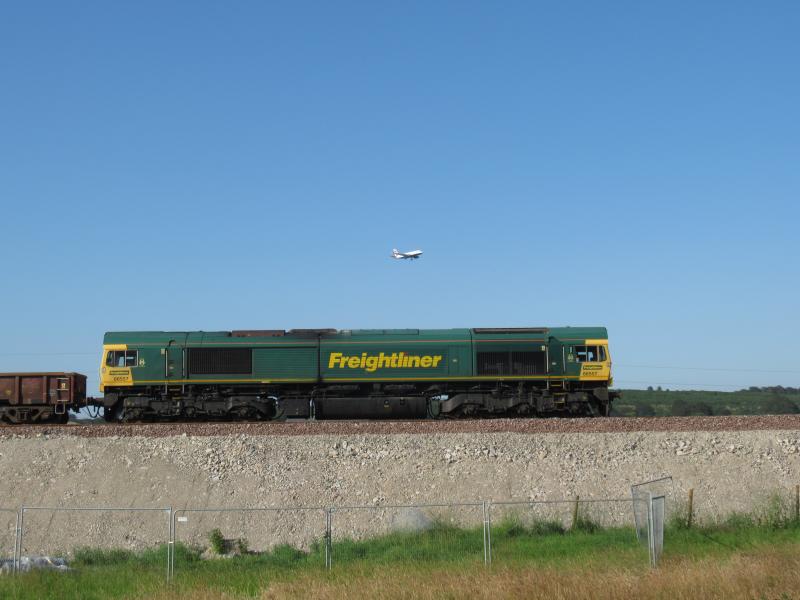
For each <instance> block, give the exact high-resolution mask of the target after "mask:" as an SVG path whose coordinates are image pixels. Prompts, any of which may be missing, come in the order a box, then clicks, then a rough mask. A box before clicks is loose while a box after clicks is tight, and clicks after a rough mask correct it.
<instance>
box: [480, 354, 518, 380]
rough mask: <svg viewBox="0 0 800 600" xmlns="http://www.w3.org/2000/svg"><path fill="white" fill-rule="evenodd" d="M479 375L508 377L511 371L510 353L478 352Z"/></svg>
mask: <svg viewBox="0 0 800 600" xmlns="http://www.w3.org/2000/svg"><path fill="white" fill-rule="evenodd" d="M477 358H478V375H506V374H508V373H509V371H510V370H511V368H510V367H511V363H510V361H509V359H510V356H509V353H508V352H478V356H477Z"/></svg>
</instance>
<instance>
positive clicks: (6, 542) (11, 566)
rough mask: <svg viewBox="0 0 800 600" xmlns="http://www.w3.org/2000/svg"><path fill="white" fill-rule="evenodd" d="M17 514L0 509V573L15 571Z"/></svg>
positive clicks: (14, 511)
mask: <svg viewBox="0 0 800 600" xmlns="http://www.w3.org/2000/svg"><path fill="white" fill-rule="evenodd" d="M18 532H19V512H18V511H16V510H13V509H11V508H0V573H10V572H13V571H16V566H17V560H16V559H17V535H18Z"/></svg>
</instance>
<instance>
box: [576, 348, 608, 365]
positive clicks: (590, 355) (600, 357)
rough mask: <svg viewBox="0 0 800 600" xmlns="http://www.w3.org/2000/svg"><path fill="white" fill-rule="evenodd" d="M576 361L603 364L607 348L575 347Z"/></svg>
mask: <svg viewBox="0 0 800 600" xmlns="http://www.w3.org/2000/svg"><path fill="white" fill-rule="evenodd" d="M575 360H576V361H577V362H579V363H582V362H603V361H605V360H606V347H605V346H575Z"/></svg>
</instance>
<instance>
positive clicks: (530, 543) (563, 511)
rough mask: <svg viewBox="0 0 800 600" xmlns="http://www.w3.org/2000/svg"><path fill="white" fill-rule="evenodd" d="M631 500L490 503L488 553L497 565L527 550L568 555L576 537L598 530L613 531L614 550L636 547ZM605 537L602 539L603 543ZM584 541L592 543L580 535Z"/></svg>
mask: <svg viewBox="0 0 800 600" xmlns="http://www.w3.org/2000/svg"><path fill="white" fill-rule="evenodd" d="M634 504H635V502H634V501H632V500H630V499H627V498H624V499H622V498H621V499H580V498H577V497H576V498H575V499H573V500H531V501H523V502H492V503H491V504H490V505H489V509H490V528H491V540H492V542H491V552H492V560H493V561H494V562H495V563H496V562H498V561H500V562H509V561H517V560H520V557H522V556H526V555H530V554H531V553H535V554H543V553H547V554H548V555H551V556H553V558H557V557H558V556H559V553H560V552H564V553H565V558H567V556H566V555H568V554H569V553H570V552H572V548H573V547H574V545H573V542H574V540H575V539H576V535H584V536H591V534H594V533H596V532H598V531H600V530H605V531H609V530H610V531H611V532H613V536H612V539H613V542H614V544H615V548H618V549H620V548H625V547H629V548H630V549H631V550H633V551H634V552H636V551H637V550H638V548H639V546H638V544H637V540H636V536H635V535H634V533H633V530H632V529H631V521H632V519H631V513H632V506H633V505H634ZM608 539H609V538H608V536H606V537H605V540H606V541H607V540H608ZM582 542H583V543H591V538H590V537H584V539H583V540H582Z"/></svg>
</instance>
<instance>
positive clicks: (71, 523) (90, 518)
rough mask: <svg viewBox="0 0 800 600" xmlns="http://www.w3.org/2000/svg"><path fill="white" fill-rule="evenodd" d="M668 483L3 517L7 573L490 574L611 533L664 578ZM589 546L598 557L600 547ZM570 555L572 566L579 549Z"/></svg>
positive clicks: (40, 510)
mask: <svg viewBox="0 0 800 600" xmlns="http://www.w3.org/2000/svg"><path fill="white" fill-rule="evenodd" d="M668 479H669V478H664V480H668ZM664 480H655V481H653V482H645V483H643V484H637V485H635V486H633V487H632V490H631V494H632V497H631V499H581V498H574V499H559V500H535V501H525V502H489V501H483V502H469V503H441V504H415V505H372V506H370V505H367V506H338V507H327V508H326V507H269V508H261V507H256V508H186V509H179V510H174V511H173V510H172V508H122V507H119V508H70V507H22V508H21V509H20V510H19V511H14V510H2V509H0V549H3V548H5V549H8V550H11V549H12V548H13V550H12V551H11V552H8V553H7V556H9V557H10V561H9V560H8V559H7V560H6V561H4V563H3V564H4V568H5V570H6V571H10V570H13V571H19V570H22V568H21V566H22V563H23V562H24V561H26V560H30V559H31V558H32V557H63V558H70V559H76V558H77V559H78V560H79V562H81V561H82V564H84V565H92V564H98V565H100V564H105V562H104V561H106V562H107V561H109V560H110V561H113V560H116V559H115V557H119V556H122V557H123V558H124V559H125V560H127V561H129V562H132V561H135V560H136V559H139V560H142V562H143V564H142V565H141V566H142V567H146V568H158V569H159V570H160V569H162V568H163V569H165V572H166V576H167V578H168V579H172V577H173V576H174V574H175V571H176V565H177V569H184V568H189V567H190V564H189V563H190V562H192V561H194V562H195V564H202V563H200V562H198V561H201V560H204V559H212V558H216V557H223V556H224V557H228V558H230V557H233V556H238V557H241V559H242V560H248V561H256V562H257V563H258V564H259V565H263V566H264V567H268V566H270V565H272V566H274V567H279V568H285V567H286V566H311V567H314V568H319V569H332V568H336V566H337V565H347V564H358V563H360V562H369V563H370V564H375V563H378V564H381V563H385V564H390V563H392V564H396V563H403V562H408V563H413V562H423V563H431V562H447V561H453V562H464V561H473V562H474V563H475V564H481V563H483V564H485V565H490V564H492V562H493V561H500V562H501V563H504V562H510V561H515V560H516V561H520V560H524V559H525V558H526V557H530V556H533V555H540V556H541V555H547V556H551V555H552V556H553V557H554V558H557V556H558V552H559V551H560V550H559V543H561V542H559V539H561V540H570V539H573V540H574V539H575V537H574V536H573V537H572V538H568V536H569V535H570V534H592V533H594V532H597V531H601V530H603V531H605V532H606V535H605V536H602V537H601V536H598V537H597V538H596V539H597V540H599V541H598V542H597V543H599V544H602V543H608V540H609V537H608V535H607V534H608V532H609V530H611V531H612V532H613V535H612V538H611V540H612V542H613V544H615V548H617V547H618V546H619V547H624V546H626V545H628V544H630V545H631V546H632V547H633V548H634V549H636V548H638V547H639V546H638V545H637V542H636V537H637V536H638V537H640V539H641V540H642V542H643V545H644V546H646V547H647V548H648V549H649V553H650V559H651V564H652V565H653V566H656V564H657V562H658V557H659V556H660V552H661V549H662V548H663V530H664V522H665V515H666V512H665V511H666V505H667V499H666V496H665V495H663V494H660V495H656V493H657V492H659V491H660V490H661V488H659V487H658V486H663V485H666V483H665V481H664ZM669 485H670V486H671V479H669ZM653 490H655V491H653ZM631 517H633V519H632V518H631ZM4 518H5V521H4V520H3V519H4ZM631 521H633V523H634V526H635V531H636V534H634V532H633V530H632V529H631ZM614 530H616V531H614ZM562 534H563V535H562ZM75 540H80V547H77V548H76V547H75ZM583 541H584V542H586V543H589V544H590V545H591V538H590V537H587V538H585V539H584V540H583ZM562 545H563V546H564V547H563V548H562V549H561V550H563V551H564V553H565V558H566V557H567V555H568V553H569V552H568V551H569V549H570V547H569V542H568V541H567V543H565V544H562ZM0 551H2V550H0ZM602 551H604V549H603V548H601V547H598V552H602ZM120 552H122V553H123V554H122V555H120V554H115V553H120ZM143 557H144V558H143ZM92 560H94V562H92ZM87 561H88V562H87ZM9 562H10V563H11V564H10V565H8V563H9Z"/></svg>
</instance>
